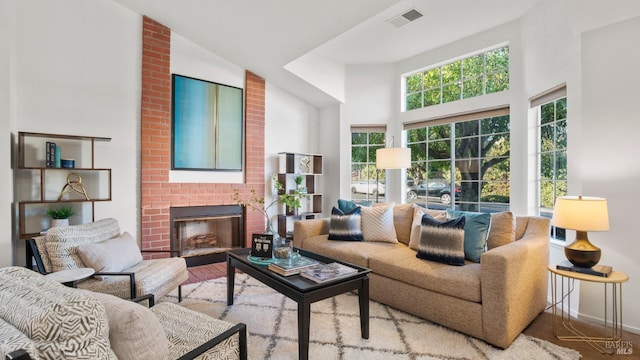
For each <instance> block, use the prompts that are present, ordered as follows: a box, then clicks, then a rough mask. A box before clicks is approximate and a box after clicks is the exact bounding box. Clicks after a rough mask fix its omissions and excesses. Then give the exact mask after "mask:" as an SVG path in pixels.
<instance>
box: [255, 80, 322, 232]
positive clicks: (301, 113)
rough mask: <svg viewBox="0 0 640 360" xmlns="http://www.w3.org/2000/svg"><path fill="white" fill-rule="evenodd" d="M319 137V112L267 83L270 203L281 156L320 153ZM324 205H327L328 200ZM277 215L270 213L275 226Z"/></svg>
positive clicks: (266, 172)
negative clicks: (273, 178) (285, 153)
mask: <svg viewBox="0 0 640 360" xmlns="http://www.w3.org/2000/svg"><path fill="white" fill-rule="evenodd" d="M318 133H319V123H318V109H317V108H315V107H313V106H311V105H309V104H307V103H305V102H304V101H302V100H300V99H298V98H296V97H295V96H293V95H291V94H290V93H288V92H286V91H284V90H282V89H281V88H279V87H277V86H275V85H273V84H272V83H270V82H268V81H267V83H266V88H265V133H264V156H265V168H264V176H265V198H267V199H269V198H270V196H271V195H272V192H271V187H272V183H271V176H272V175H274V174H277V173H278V153H280V152H294V153H310V154H317V153H321V152H320V151H319V150H318V141H319V137H318ZM324 160H325V159H324V158H323V161H324ZM325 169H326V165H325ZM324 178H325V177H324V176H323V177H321V178H319V179H318V180H319V182H320V184H322V183H323V181H324V180H325V179H324ZM323 201H324V202H325V203H326V201H327V200H326V199H323ZM277 213H278V211H277V209H274V208H272V209H269V215H270V216H271V219H272V222H273V223H274V226H275V224H276V221H277V220H276V219H275V217H274V216H275V215H276V214H277ZM289 225H290V227H292V226H293V224H289Z"/></svg>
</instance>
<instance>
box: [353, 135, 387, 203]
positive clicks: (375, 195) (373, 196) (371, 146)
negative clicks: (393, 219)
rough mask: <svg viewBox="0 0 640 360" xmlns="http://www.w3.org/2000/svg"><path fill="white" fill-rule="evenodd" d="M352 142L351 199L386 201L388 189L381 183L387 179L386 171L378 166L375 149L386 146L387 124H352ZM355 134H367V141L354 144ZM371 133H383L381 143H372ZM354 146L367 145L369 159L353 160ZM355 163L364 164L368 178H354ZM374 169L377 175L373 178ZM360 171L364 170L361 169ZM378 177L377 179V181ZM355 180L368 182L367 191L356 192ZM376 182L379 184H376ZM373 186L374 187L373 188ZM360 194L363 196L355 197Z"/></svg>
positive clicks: (366, 151) (357, 200) (357, 164)
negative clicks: (363, 160)
mask: <svg viewBox="0 0 640 360" xmlns="http://www.w3.org/2000/svg"><path fill="white" fill-rule="evenodd" d="M350 134H351V144H350V147H349V150H350V154H349V163H350V165H349V166H350V171H349V172H350V176H349V179H350V182H349V188H350V191H349V193H350V197H351V200H353V201H356V202H359V201H362V202H384V201H386V199H387V191H386V189H385V188H384V186H383V187H381V186H380V184H381V183H382V181H384V180H386V173H385V172H384V171H380V170H378V169H377V168H376V157H375V156H376V152H375V149H379V148H384V147H386V140H387V127H386V125H352V126H351V131H350ZM354 134H366V143H365V144H354ZM371 134H382V141H381V142H380V143H377V142H376V143H370V140H371ZM354 147H365V148H366V150H365V153H366V154H367V161H365V162H355V163H354V161H353V156H354V155H353V154H354ZM354 165H355V166H362V167H363V168H366V170H365V171H366V173H367V175H368V176H367V178H366V179H362V178H360V177H358V179H354V174H355V172H354ZM372 169H373V171H374V172H375V176H374V177H373V178H371V174H370V173H371V170H372ZM359 171H360V172H361V171H362V170H359ZM376 179H377V181H376ZM354 181H357V182H365V181H366V182H367V184H366V186H365V187H366V191H365V192H364V193H362V192H360V191H358V192H355V191H354V189H356V188H355V187H354V186H357V185H354ZM371 182H374V183H373V185H371ZM376 182H377V183H378V184H376ZM376 185H377V189H376ZM372 187H373V189H372ZM357 189H358V190H361V189H360V187H357ZM380 189H384V192H382V191H378V190H380ZM355 194H358V195H361V196H357V197H356V198H354V195H355Z"/></svg>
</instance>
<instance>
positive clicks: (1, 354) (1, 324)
mask: <svg viewBox="0 0 640 360" xmlns="http://www.w3.org/2000/svg"><path fill="white" fill-rule="evenodd" d="M20 349H23V350H25V351H26V352H27V353H29V355H30V356H31V358H32V359H37V352H36V345H35V343H34V342H33V341H32V340H31V339H29V337H28V336H27V335H25V334H23V333H22V331H20V330H18V329H16V328H15V327H14V326H13V325H11V324H9V323H8V322H6V321H4V320H2V319H1V318H0V359H4V358H5V356H6V355H7V354H8V353H10V352H12V351H16V350H20Z"/></svg>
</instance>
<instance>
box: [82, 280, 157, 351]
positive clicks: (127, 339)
mask: <svg viewBox="0 0 640 360" xmlns="http://www.w3.org/2000/svg"><path fill="white" fill-rule="evenodd" d="M85 292H86V293H87V294H88V295H90V296H92V297H94V298H95V299H96V300H98V301H99V302H100V303H101V304H102V306H104V308H105V310H106V314H107V319H108V321H109V341H110V342H111V349H112V350H113V352H114V353H115V354H116V356H117V357H118V359H119V360H129V359H131V360H135V359H168V358H169V342H168V341H167V339H166V338H165V334H164V331H163V330H162V325H161V324H160V321H158V318H157V317H156V316H155V315H154V314H153V312H152V311H151V310H149V309H148V308H147V307H145V306H143V305H140V304H137V303H135V302H132V301H124V300H123V299H120V298H118V297H115V296H113V295H109V294H102V293H97V292H90V291H85Z"/></svg>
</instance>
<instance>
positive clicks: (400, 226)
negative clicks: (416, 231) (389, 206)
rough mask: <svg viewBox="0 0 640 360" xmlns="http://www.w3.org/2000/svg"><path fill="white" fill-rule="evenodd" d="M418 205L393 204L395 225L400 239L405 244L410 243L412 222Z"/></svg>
mask: <svg viewBox="0 0 640 360" xmlns="http://www.w3.org/2000/svg"><path fill="white" fill-rule="evenodd" d="M416 206H417V205H415V204H400V205H394V206H393V225H394V226H395V228H396V236H397V237H398V241H399V242H401V243H403V244H405V245H409V241H410V240H411V223H412V222H413V213H414V212H415V208H416Z"/></svg>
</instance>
